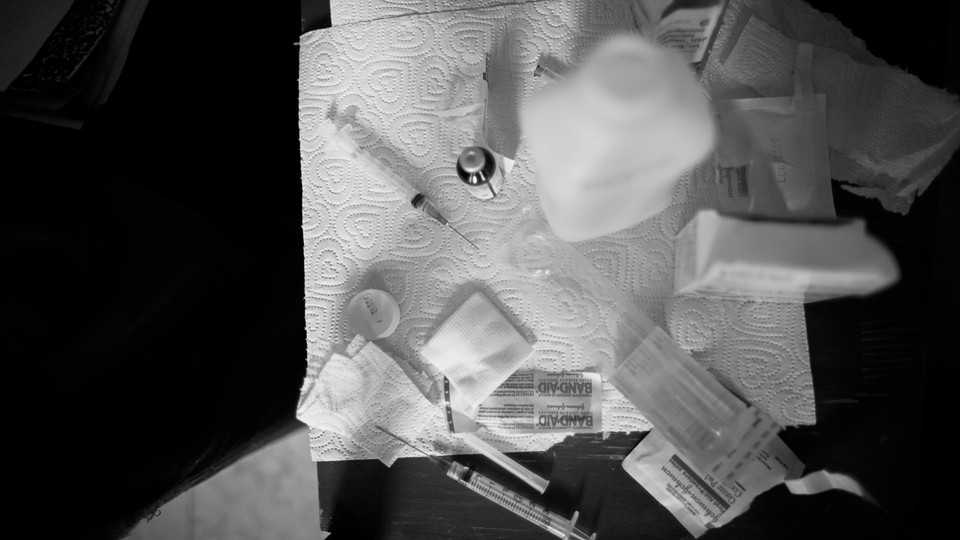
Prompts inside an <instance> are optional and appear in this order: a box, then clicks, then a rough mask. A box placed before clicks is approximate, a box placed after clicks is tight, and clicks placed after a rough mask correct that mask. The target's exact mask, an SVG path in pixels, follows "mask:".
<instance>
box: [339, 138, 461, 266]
mask: <svg viewBox="0 0 960 540" xmlns="http://www.w3.org/2000/svg"><path fill="white" fill-rule="evenodd" d="M348 129H349V127H348V125H344V126H343V127H341V128H340V129H334V131H333V133H332V135H331V137H330V141H329V142H327V145H329V144H336V145H337V146H339V147H340V149H342V150H343V151H344V152H346V153H348V154H349V155H350V157H351V158H354V159H356V160H357V161H358V162H360V163H361V164H362V165H363V168H364V169H365V170H366V171H367V172H368V173H369V174H372V175H375V176H377V177H379V178H385V179H387V180H389V181H390V183H391V184H393V186H394V187H395V188H397V190H399V191H400V193H401V194H402V195H403V197H404V198H405V199H406V200H408V201H410V204H411V205H412V206H413V207H414V208H416V209H417V210H419V211H421V212H423V213H424V214H426V215H428V216H430V217H431V218H433V220H434V221H437V222H439V223H440V224H441V225H446V226H447V227H450V229H451V230H452V231H453V232H455V233H457V234H458V235H460V238H463V239H464V240H466V241H467V242H469V243H470V245H471V246H473V247H474V248H477V245H476V244H474V243H473V242H470V240H469V239H467V237H466V236H464V235H463V234H461V233H460V231H458V230H457V229H455V228H454V227H453V225H451V224H450V222H449V221H448V220H447V218H445V217H443V214H441V213H440V211H439V210H437V207H436V206H434V205H433V203H432V202H430V200H429V199H427V197H426V196H425V195H424V194H423V193H420V192H419V191H417V188H415V187H413V185H412V184H410V183H409V182H407V181H406V180H405V179H403V177H401V176H400V175H399V174H397V173H396V172H394V171H393V170H392V169H390V168H389V167H387V166H386V165H385V164H384V163H383V162H382V161H380V160H379V159H377V158H375V157H373V156H371V155H370V154H369V153H368V152H367V151H366V150H364V149H363V148H360V146H359V145H358V144H357V142H356V141H354V140H353V137H351V136H350V134H349V133H348V132H346V131H347V130H348ZM325 146H326V145H325ZM477 249H479V248H477Z"/></svg>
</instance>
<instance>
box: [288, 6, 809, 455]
mask: <svg viewBox="0 0 960 540" xmlns="http://www.w3.org/2000/svg"><path fill="white" fill-rule="evenodd" d="M507 21H509V23H510V24H509V25H507V24H506V22H507ZM631 29H632V18H631V16H630V12H629V5H628V4H627V3H625V2H620V1H616V0H606V1H592V0H577V1H573V2H569V1H558V0H546V1H541V2H529V3H523V4H511V5H506V6H499V7H493V8H486V9H479V10H470V11H456V12H449V11H448V12H442V13H432V14H425V15H410V16H405V17H397V18H391V19H384V20H379V21H373V22H360V23H355V24H349V25H344V26H339V27H333V28H330V29H324V30H319V31H316V32H311V33H309V34H305V35H304V36H302V38H301V42H300V45H301V52H300V65H301V70H300V138H301V156H302V162H301V168H302V178H303V235H304V264H305V296H306V323H307V336H308V340H309V342H310V343H311V344H314V343H318V342H320V341H329V342H332V343H338V342H343V341H345V340H346V339H347V338H348V337H349V333H348V330H347V328H346V323H345V320H344V318H343V317H342V313H343V309H344V307H345V306H346V304H347V303H348V302H349V301H350V299H351V298H352V297H353V296H354V295H355V294H356V293H357V292H359V291H360V290H363V289H364V288H370V287H375V288H380V289H383V290H387V291H389V292H390V293H391V294H392V295H393V296H394V297H395V298H396V299H397V300H398V302H399V303H400V308H401V322H400V326H399V327H398V328H397V330H396V332H395V333H394V334H393V335H392V336H391V337H390V338H388V339H387V340H383V341H382V342H378V345H380V346H381V347H382V348H384V350H385V351H386V352H388V353H389V354H390V355H391V356H393V357H394V358H395V359H397V360H398V361H403V362H410V364H412V365H415V366H416V367H417V368H419V369H423V370H424V371H426V372H428V373H430V374H432V375H437V374H438V372H437V370H436V369H435V367H434V366H432V365H430V364H429V363H428V362H425V361H424V360H423V359H422V358H421V357H420V356H419V354H418V351H419V350H420V349H421V348H422V347H423V345H424V343H425V342H426V340H427V337H428V336H429V335H430V334H431V332H432V331H433V330H434V329H435V328H437V326H438V325H439V324H440V323H441V322H442V321H443V320H444V319H446V318H447V317H448V316H449V315H450V314H451V313H452V312H453V310H454V309H455V308H456V307H457V306H459V305H460V304H462V303H463V301H465V300H466V298H467V297H468V296H470V294H473V293H474V292H476V290H478V289H482V290H483V291H484V293H485V294H487V295H488V296H489V297H490V298H496V300H497V301H498V302H499V303H502V305H504V306H505V307H506V309H508V310H509V312H510V313H512V314H514V315H515V316H516V318H517V319H518V321H519V323H520V325H521V326H523V328H522V329H521V331H522V332H523V333H524V334H526V333H528V332H529V333H530V334H532V335H533V336H535V338H536V343H535V344H534V354H533V355H532V356H531V357H530V359H528V361H527V362H526V363H525V366H522V367H523V368H527V369H543V370H546V371H562V370H566V371H577V370H582V369H586V368H589V367H592V366H596V365H599V364H600V363H601V362H604V361H606V360H607V359H610V358H616V357H620V358H622V357H624V355H625V352H626V353H629V350H630V349H629V348H628V347H629V346H630V344H629V343H625V342H623V341H620V340H618V338H617V337H616V336H614V335H612V334H611V332H610V328H611V326H612V325H614V323H615V321H616V320H617V319H618V317H619V316H620V314H619V313H616V312H615V310H614V309H613V308H612V306H611V305H609V304H605V303H603V302H600V301H598V300H596V299H594V298H591V297H590V295H589V294H584V291H589V290H590V289H591V287H590V284H589V283H588V282H585V281H584V280H583V279H570V280H568V281H566V282H564V283H563V284H561V286H556V285H555V284H552V283H551V284H547V283H544V282H543V281H542V280H540V279H538V278H536V277H532V276H529V275H520V274H516V273H512V272H511V271H509V269H506V268H504V267H503V266H502V265H500V264H499V263H498V261H497V258H496V256H495V254H496V251H497V247H498V246H497V245H496V239H497V238H498V237H499V235H500V233H501V231H502V230H503V229H504V227H505V225H506V224H507V223H509V222H510V220H511V219H513V218H515V217H516V216H517V215H518V213H520V212H521V210H522V209H523V208H525V207H527V208H533V209H534V211H538V209H539V203H538V202H537V200H536V191H535V185H534V178H535V176H534V175H535V172H534V170H533V168H532V166H531V163H530V162H529V160H528V159H527V158H526V152H525V148H524V146H523V143H522V141H521V143H520V147H519V149H518V154H517V157H518V159H517V163H516V165H515V168H514V170H513V171H512V173H511V174H510V176H509V178H507V180H506V181H505V183H504V189H503V192H502V193H501V194H499V195H498V196H497V197H496V198H495V199H493V200H490V201H479V200H477V199H475V198H473V197H471V196H470V195H469V194H468V193H467V192H466V190H464V189H463V187H462V186H461V185H460V181H459V179H458V178H457V177H456V173H455V170H454V164H455V161H456V157H457V155H458V154H459V153H460V151H461V150H462V148H463V146H465V145H466V144H467V143H468V142H469V141H470V140H472V137H473V133H474V131H473V130H472V129H460V128H458V127H456V126H454V125H453V123H452V122H451V121H450V120H449V119H444V118H441V117H439V116H438V115H437V114H436V111H437V110H441V109H444V108H452V107H456V106H463V105H468V104H470V103H473V102H475V101H476V97H477V96H476V95H474V94H475V89H476V88H477V87H478V85H479V81H480V77H481V74H482V72H483V64H484V62H483V55H484V53H485V52H487V51H488V50H490V49H491V48H492V47H493V46H494V44H498V43H503V42H505V41H507V42H512V44H511V45H509V46H510V48H511V50H513V51H515V53H514V55H513V56H511V57H509V58H506V59H503V58H501V59H498V55H491V58H492V60H491V66H490V69H491V70H492V71H491V81H493V82H492V83H491V95H498V96H501V98H498V99H507V98H510V99H513V100H515V101H516V103H519V104H521V105H522V103H523V102H524V101H525V100H526V99H528V98H529V97H530V95H531V94H532V93H533V92H534V91H536V90H537V89H538V88H539V87H540V86H541V85H543V84H549V83H548V82H545V81H543V80H541V79H535V78H533V77H532V72H533V69H534V67H535V66H536V64H537V60H538V59H539V57H540V55H541V53H545V54H547V55H549V56H551V57H553V58H555V59H557V61H559V62H561V63H564V64H566V65H577V64H579V62H580V60H581V59H582V58H583V57H584V55H585V53H586V52H588V51H589V50H590V48H591V47H592V46H593V45H594V44H596V43H597V42H598V41H599V40H600V39H602V38H604V37H605V36H609V35H613V34H615V33H617V32H619V31H625V30H631ZM504 62H508V63H506V64H504ZM458 85H460V86H462V88H463V89H464V90H463V91H452V88H451V87H454V86H458ZM451 96H458V97H456V98H455V99H453V100H451ZM438 103H439V104H440V105H438ZM353 109H355V115H354V118H353V119H352V123H353V125H355V126H357V128H358V130H357V132H356V134H355V135H356V136H357V139H358V143H359V144H360V145H361V146H363V147H365V148H367V149H369V150H370V152H371V153H373V154H374V155H376V156H378V157H381V158H383V159H384V160H385V161H387V162H389V163H390V165H391V166H392V167H394V168H395V169H396V170H397V172H399V173H400V174H402V175H404V176H405V177H406V178H408V179H409V180H410V181H411V182H412V183H413V184H414V185H415V186H416V187H417V188H418V189H420V190H422V191H423V192H424V193H425V194H426V195H427V196H428V197H429V198H430V199H431V200H432V201H433V202H434V203H435V204H436V205H437V207H438V208H439V209H440V211H441V212H442V213H443V214H444V215H445V216H446V217H447V218H448V219H449V220H450V222H451V224H452V225H453V226H454V227H456V228H457V229H458V230H460V232H462V233H463V234H465V235H466V236H467V237H468V238H470V239H471V240H472V241H474V242H475V243H476V244H477V245H478V246H479V248H480V249H479V250H475V249H473V247H471V246H470V245H469V244H467V243H465V242H463V240H462V239H460V238H459V237H458V236H456V235H455V234H454V233H452V232H451V231H449V230H448V229H447V228H445V227H441V226H439V225H438V224H436V223H435V222H432V221H429V220H427V219H425V218H424V217H423V216H422V215H419V214H417V213H415V212H414V211H413V210H412V209H411V208H410V205H409V203H408V202H407V201H405V200H403V199H402V198H401V197H400V196H399V195H398V194H397V193H395V192H394V191H393V189H392V188H391V187H390V186H389V185H387V184H386V183H383V182H377V181H376V180H374V179H372V178H369V177H366V176H364V175H363V174H362V170H361V168H360V167H359V166H358V165H357V164H355V163H352V162H350V161H349V160H348V159H347V158H346V156H345V155H342V154H338V153H336V152H329V153H323V152H321V151H320V148H322V145H323V143H324V142H325V140H324V137H323V135H322V134H321V130H320V129H319V126H320V125H321V123H322V121H323V119H324V118H327V117H328V116H331V115H332V116H341V115H343V114H346V111H350V110H353ZM498 114H499V113H495V114H494V115H493V117H492V118H490V119H491V120H493V122H494V123H495V124H496V126H494V127H495V130H499V131H500V133H501V134H504V135H505V136H510V135H511V133H510V130H511V129H514V126H515V124H513V123H511V122H510V121H504V119H503V118H502V117H498V116H497V115H498ZM507 120H509V119H507ZM512 136H514V137H516V136H517V134H516V133H515V132H514V133H512ZM712 178H713V175H712V169H711V168H710V167H709V166H708V165H704V166H702V167H698V168H696V169H694V170H692V171H690V173H689V174H686V175H685V176H684V178H683V179H682V180H681V182H680V184H679V185H678V187H677V189H676V191H675V193H674V197H673V201H672V203H671V205H670V206H669V207H668V208H667V209H666V210H664V211H663V212H661V213H660V214H658V215H656V216H654V217H653V218H651V219H649V220H647V221H645V222H643V223H642V224H640V225H638V226H636V227H633V228H631V229H628V230H625V231H621V232H619V233H617V234H614V235H610V236H606V237H603V238H600V239H597V240H594V241H590V242H586V243H583V244H579V245H577V246H576V248H577V250H578V251H579V252H580V253H581V254H582V255H584V256H585V257H586V258H587V259H588V260H589V261H590V262H591V263H592V264H593V265H594V266H595V267H596V268H597V269H598V270H599V271H600V273H601V274H602V275H603V276H604V277H605V279H607V280H609V281H610V282H612V283H614V284H615V285H616V286H617V288H619V289H620V290H621V291H622V292H623V294H624V295H625V296H626V297H627V299H628V300H629V301H630V302H631V303H633V304H635V305H637V306H638V307H640V308H641V309H643V310H644V311H645V312H646V313H647V314H648V315H649V316H650V317H651V318H652V319H653V321H654V322H655V323H656V324H658V325H660V326H662V327H663V328H665V329H669V330H670V331H671V333H673V334H674V335H681V336H683V338H682V339H681V340H680V342H681V344H685V340H686V341H692V342H693V343H694V344H695V345H696V346H697V347H698V348H699V349H698V351H696V352H695V357H697V358H698V360H701V361H703V362H706V363H707V364H708V365H710V366H711V367H714V366H715V367H716V368H717V369H719V370H724V371H721V372H718V373H717V374H718V375H720V376H721V377H724V378H725V379H726V380H728V381H729V382H731V383H732V385H733V387H734V388H735V389H736V390H737V392H739V393H740V394H741V395H743V396H745V397H747V398H748V399H750V400H751V401H752V402H753V403H755V404H756V405H757V406H759V407H762V408H764V409H765V410H767V411H768V412H769V413H770V414H771V415H772V416H773V417H774V418H775V419H776V420H777V421H778V422H779V423H781V424H782V425H798V424H812V423H814V421H815V413H814V401H813V383H812V379H811V375H810V368H809V363H808V353H807V343H806V328H805V324H804V318H803V308H802V306H799V305H796V306H789V305H782V304H781V305H766V304H755V303H750V302H732V301H727V302H723V301H709V300H703V301H702V302H698V303H692V304H682V305H681V306H679V308H680V309H679V311H678V310H673V311H674V314H672V315H671V317H670V325H669V326H668V325H667V314H668V313H667V304H668V300H669V299H670V298H671V296H672V288H673V264H674V263H673V261H674V246H673V237H674V235H675V234H676V233H677V232H678V231H679V230H680V229H681V228H682V227H683V225H685V224H686V222H687V221H688V220H689V219H690V218H691V217H692V215H693V214H694V213H695V212H696V210H697V209H699V208H703V207H712V206H714V205H715V204H716V200H715V189H714V187H713V185H712V181H713V180H712ZM603 409H604V410H603V429H604V430H605V431H643V430H646V429H649V423H647V422H646V420H645V419H644V418H643V417H642V415H640V414H639V412H638V411H637V410H636V409H635V408H634V407H633V406H632V405H631V404H630V403H629V402H628V401H627V400H625V399H624V398H623V396H621V395H620V394H619V392H617V391H616V390H615V389H614V388H613V387H612V386H610V385H609V384H608V383H605V384H604V393H603ZM311 436H312V443H311V444H312V445H313V446H314V449H315V455H316V456H318V459H346V458H351V459H361V458H365V457H370V456H368V455H365V454H363V453H362V451H358V450H357V451H355V449H353V448H352V447H350V446H349V445H348V444H346V443H345V442H344V441H343V440H342V438H341V437H340V436H339V435H337V434H336V433H331V432H322V431H321V430H316V429H314V430H312V431H311ZM421 438H422V439H423V440H438V441H440V443H441V444H442V445H443V449H442V450H443V451H449V452H455V451H466V452H470V449H469V448H468V447H466V446H464V445H463V444H462V443H459V442H458V441H457V440H456V439H455V438H453V437H450V436H448V435H447V434H446V425H445V423H444V422H443V421H442V419H439V421H437V422H434V421H433V420H430V421H428V423H427V425H426V426H425V428H424V431H423V433H422V434H421ZM563 438H564V436H563V435H555V436H554V435H551V436H540V435H536V436H530V435H516V436H497V437H496V439H497V445H498V447H499V448H501V449H503V450H504V451H513V450H516V451H536V450H546V449H547V448H549V447H550V446H551V445H553V444H554V443H556V442H558V441H560V440H562V439H563ZM411 455H412V454H411Z"/></svg>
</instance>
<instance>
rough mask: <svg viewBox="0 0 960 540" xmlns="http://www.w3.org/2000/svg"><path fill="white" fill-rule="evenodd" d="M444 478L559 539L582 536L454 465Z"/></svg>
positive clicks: (563, 522) (542, 510) (552, 515)
mask: <svg viewBox="0 0 960 540" xmlns="http://www.w3.org/2000/svg"><path fill="white" fill-rule="evenodd" d="M447 476H449V477H450V478H452V479H454V480H456V481H457V482H459V483H461V484H463V485H464V486H466V487H468V488H470V489H471V490H472V491H474V492H476V493H479V494H480V495H483V496H484V497H486V498H487V499H488V500H491V501H493V502H495V503H497V504H499V505H500V506H502V507H504V508H506V509H507V510H510V511H511V512H513V513H514V514H517V515H518V516H520V517H522V518H524V519H526V520H527V521H529V522H531V523H533V524H536V525H538V526H540V527H542V528H543V529H546V530H547V531H548V532H550V533H551V534H553V535H554V536H556V537H558V538H578V537H579V535H582V533H581V532H580V531H579V530H577V529H575V528H574V527H573V524H571V523H570V520H568V519H565V518H563V517H560V516H559V515H557V514H555V513H553V512H551V511H549V510H547V509H546V508H544V507H543V506H542V505H539V504H537V503H535V502H533V501H531V500H530V499H528V498H526V497H524V496H523V495H521V494H519V493H517V492H515V491H513V490H511V489H509V488H507V487H506V486H503V485H501V484H499V483H497V482H494V481H493V480H491V479H489V478H487V477H486V476H483V475H482V474H480V473H478V472H475V471H474V470H473V469H470V468H468V467H466V466H464V465H461V464H460V463H457V462H456V461H454V462H451V464H450V468H449V469H447Z"/></svg>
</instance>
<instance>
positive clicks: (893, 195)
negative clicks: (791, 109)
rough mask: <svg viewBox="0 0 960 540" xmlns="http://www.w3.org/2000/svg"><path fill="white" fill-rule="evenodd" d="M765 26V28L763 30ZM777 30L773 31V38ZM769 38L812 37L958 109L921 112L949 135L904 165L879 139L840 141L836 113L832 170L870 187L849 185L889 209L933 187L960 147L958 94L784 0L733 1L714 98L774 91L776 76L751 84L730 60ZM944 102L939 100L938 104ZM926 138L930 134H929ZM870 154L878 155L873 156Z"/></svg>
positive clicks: (711, 84) (903, 207)
mask: <svg viewBox="0 0 960 540" xmlns="http://www.w3.org/2000/svg"><path fill="white" fill-rule="evenodd" d="M754 19H756V20H754ZM751 21H752V22H751ZM764 28H765V29H764ZM761 29H764V30H763V31H761ZM770 36H773V38H770ZM764 37H766V38H770V39H780V40H788V41H806V42H812V43H814V44H815V45H817V47H818V48H819V49H821V51H820V52H821V54H828V55H830V54H832V55H834V56H837V57H841V55H845V56H846V57H847V59H848V60H849V62H848V65H851V66H852V67H856V68H857V69H859V70H861V71H862V72H863V73H868V70H871V69H874V70H876V69H882V70H885V71H886V74H884V75H883V77H881V78H886V79H887V80H892V81H895V82H896V86H897V88H909V89H910V90H909V91H910V92H911V93H913V94H914V95H916V94H917V93H919V92H923V93H924V96H925V97H923V98H918V99H917V102H918V103H923V104H924V105H923V106H924V107H927V104H930V105H929V106H937V107H939V108H940V109H941V112H942V110H943V109H944V107H946V108H947V109H948V110H949V111H953V112H949V111H948V113H947V114H933V115H930V114H927V115H919V116H925V117H932V118H935V119H936V120H937V121H939V122H940V123H939V124H937V126H936V127H938V128H940V131H942V132H943V136H942V137H941V138H938V139H937V140H931V141H929V142H928V144H927V145H926V147H925V148H923V149H919V150H918V151H917V152H914V153H913V154H910V155H905V156H901V157H900V160H901V162H902V163H896V162H893V161H885V160H884V159H883V156H884V152H883V147H882V146H881V147H877V146H876V145H874V146H873V148H876V150H875V151H871V150H870V148H856V147H850V146H849V145H847V146H846V147H845V146H844V144H843V143H844V141H843V140H838V139H837V137H838V134H837V132H836V126H837V125H838V124H837V121H838V117H836V116H835V117H834V122H833V125H834V128H835V129H834V130H832V131H834V133H833V136H832V137H831V141H830V143H831V169H832V173H833V174H832V176H833V177H834V178H835V179H837V180H839V181H842V182H847V183H850V184H854V186H857V187H860V188H871V189H848V188H849V187H850V186H847V185H846V184H844V185H843V186H842V187H843V188H844V189H847V191H850V192H852V193H855V194H857V195H861V196H865V197H872V198H877V199H879V201H880V203H881V204H882V205H883V207H884V208H885V209H887V210H889V211H893V212H898V213H906V212H907V211H908V210H909V208H910V206H911V204H912V202H913V200H914V199H915V198H916V196H917V195H920V194H922V193H923V192H924V191H925V190H926V188H927V187H928V186H929V184H930V183H931V182H932V181H933V179H934V178H936V176H937V175H938V174H939V173H940V171H941V170H942V169H943V167H944V166H945V165H946V163H947V162H948V161H949V160H950V159H951V157H952V155H953V154H954V153H955V152H956V149H957V147H960V117H958V111H960V102H958V101H957V98H956V96H953V95H951V94H949V93H947V92H945V91H944V90H942V89H939V88H934V87H931V86H928V85H925V84H923V83H922V81H920V80H919V79H917V78H916V77H914V76H913V75H910V74H907V73H906V72H904V71H903V70H901V69H899V68H895V67H892V66H889V65H888V64H886V62H884V61H882V60H881V59H879V58H877V57H875V56H873V55H872V54H870V53H869V52H868V51H867V50H866V46H865V45H864V43H863V41H862V40H860V39H859V38H856V37H855V36H854V35H853V34H852V32H850V30H849V29H847V28H845V27H844V26H843V25H842V24H841V23H839V21H837V20H836V18H835V17H833V16H830V15H827V14H824V13H821V12H819V11H817V10H816V9H813V8H812V7H810V6H809V5H807V4H805V3H804V2H801V1H797V0H785V1H783V2H761V1H758V0H733V1H731V3H730V6H729V7H728V11H727V14H726V16H725V20H724V24H723V27H722V28H721V30H720V34H719V35H718V37H717V40H716V42H715V44H714V49H715V50H714V52H713V53H712V54H711V55H710V59H711V61H710V65H709V67H708V69H707V70H706V72H705V77H704V79H703V83H704V86H705V88H707V89H708V90H709V91H710V93H711V94H712V95H713V96H714V97H715V98H737V97H753V96H755V95H757V94H760V95H770V94H769V93H768V92H769V91H770V89H769V88H770V83H769V82H767V83H756V82H754V84H753V85H750V83H749V82H747V81H744V80H742V78H743V77H742V75H743V73H741V72H739V71H738V69H737V66H735V65H734V64H736V62H732V63H731V64H730V65H727V64H728V62H730V61H731V60H735V59H736V55H735V54H734V51H735V49H737V48H738V47H740V48H743V47H744V46H746V45H753V48H754V49H763V48H766V49H771V48H772V47H758V45H759V44H760V43H762V42H763V39H764ZM742 41H744V42H747V43H743V42H742ZM761 52H762V51H761ZM767 52H770V51H769V50H768V51H767ZM763 56H764V55H763V54H760V58H759V60H760V61H762V60H764V58H763ZM753 60H757V59H756V58H751V61H753ZM766 60H769V61H773V60H774V59H772V58H767V59H766ZM761 63H762V62H761ZM768 64H770V65H769V66H768V67H769V69H768V70H766V71H773V72H783V71H784V70H787V71H789V67H788V66H785V65H781V64H790V62H779V63H777V62H773V63H772V64H771V63H770V62H768ZM858 64H859V66H858ZM751 65H753V64H751ZM740 71H742V69H741V70H740ZM837 72H844V70H830V74H829V77H831V80H832V79H833V78H834V77H842V76H843V75H844V73H839V74H837V75H835V74H836V73H837ZM772 78H777V79H783V80H782V81H780V83H781V84H780V85H781V86H783V87H784V88H785V87H787V86H788V82H789V81H787V80H786V79H788V78H789V77H788V76H786V75H784V74H783V73H780V74H779V77H771V79H772ZM821 80H822V79H821ZM744 84H747V87H744ZM757 84H761V86H760V87H757ZM751 86H752V87H751ZM818 91H824V89H823V88H818ZM829 94H830V92H828V96H827V99H828V112H829V110H830V109H829V107H831V105H833V106H834V109H833V110H838V109H836V108H835V107H836V101H834V102H833V103H832V104H831V103H830V98H831V96H830V95H829ZM836 94H837V93H836V92H834V97H836ZM938 101H939V103H937V102H938ZM852 102H854V105H853V107H854V109H853V112H858V110H857V109H856V107H860V106H862V104H860V103H855V102H856V100H853V101H852ZM884 104H885V105H884ZM881 106H882V108H885V109H894V110H895V109H897V108H899V101H896V102H895V101H893V100H892V98H889V97H888V98H883V101H882V102H881ZM924 111H926V112H927V113H929V112H930V111H929V108H925V109H924V110H923V111H920V112H921V113H922V112H924ZM876 116H877V115H875V114H874V115H871V117H876ZM894 116H896V115H894ZM828 122H829V117H828ZM844 125H845V124H844ZM874 131H876V130H874ZM925 136H929V135H926V134H925ZM941 139H942V140H941ZM853 140H854V142H856V141H857V140H859V139H858V138H857V137H854V139H853ZM914 140H915V139H914ZM891 144H893V143H884V145H883V146H887V145H891ZM924 154H926V155H924ZM871 155H872V156H873V157H870V156H871ZM838 156H843V157H844V158H845V159H837V157H838ZM884 177H888V178H890V179H892V180H893V181H892V182H890V181H887V182H885V184H886V185H885V186H884V187H883V188H882V189H878V188H880V186H878V185H877V182H878V181H882V180H883V178H884Z"/></svg>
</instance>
